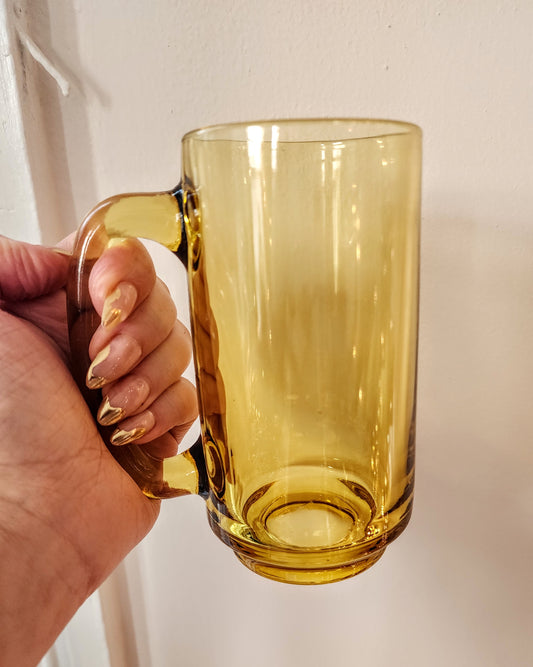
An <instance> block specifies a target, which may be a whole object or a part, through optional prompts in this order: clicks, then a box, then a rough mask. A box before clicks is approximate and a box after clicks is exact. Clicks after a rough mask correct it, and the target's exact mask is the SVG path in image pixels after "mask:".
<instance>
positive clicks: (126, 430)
mask: <svg viewBox="0 0 533 667" xmlns="http://www.w3.org/2000/svg"><path fill="white" fill-rule="evenodd" d="M154 425H155V418H154V415H153V414H152V413H151V412H150V410H146V411H145V412H143V413H142V414H140V415H136V416H135V417H131V418H130V419H126V420H125V421H124V423H123V424H122V427H121V428H117V429H116V431H114V432H113V435H112V436H111V438H110V442H111V444H112V445H127V444H128V443H130V442H133V441H134V440H138V439H139V438H142V436H143V435H145V434H146V433H148V431H151V430H152V428H153V427H154Z"/></svg>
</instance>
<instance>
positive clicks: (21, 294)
mask: <svg viewBox="0 0 533 667" xmlns="http://www.w3.org/2000/svg"><path fill="white" fill-rule="evenodd" d="M68 264H69V257H68V255H67V254H65V253H64V251H62V250H59V249H58V250H53V249H51V248H44V247H42V246H38V245H31V244H30V243H23V242H22V241H13V240H12V239H8V238H6V237H5V236H0V301H11V302H13V301H26V300H28V299H34V298H36V297H39V296H43V295H45V294H49V293H50V292H53V291H55V290H57V289H59V288H60V287H63V286H64V285H65V282H66V280H67V270H68Z"/></svg>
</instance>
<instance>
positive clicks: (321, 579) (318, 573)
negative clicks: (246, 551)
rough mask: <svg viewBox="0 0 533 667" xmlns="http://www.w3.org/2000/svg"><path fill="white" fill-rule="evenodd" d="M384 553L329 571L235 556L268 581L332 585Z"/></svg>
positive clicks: (373, 554)
mask: <svg viewBox="0 0 533 667" xmlns="http://www.w3.org/2000/svg"><path fill="white" fill-rule="evenodd" d="M384 552H385V547H383V548H382V549H380V550H379V551H374V552H372V553H371V554H369V555H367V556H364V557H362V558H361V559H359V560H357V561H355V562H352V563H348V564H346V565H342V566H339V567H332V568H327V569H323V568H318V569H308V568H301V569H299V568H290V567H289V568H284V567H282V566H278V565H272V564H269V563H264V562H260V561H256V560H254V559H253V558H249V557H247V556H245V555H243V554H241V553H237V552H235V555H236V556H237V558H238V559H239V560H240V561H241V563H243V564H244V565H246V567H247V568H248V569H250V570H252V572H254V573H255V574H259V575H261V576H263V577H266V578H267V579H272V580H274V581H278V582H281V583H284V584H300V585H317V584H330V583H334V582H336V581H343V580H344V579H349V578H350V577H354V576H355V575H357V574H360V573H361V572H364V571H365V570H367V569H368V568H370V567H372V565H374V563H376V562H377V561H378V560H379V559H380V558H381V556H382V555H383V553H384Z"/></svg>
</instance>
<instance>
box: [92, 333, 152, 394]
mask: <svg viewBox="0 0 533 667" xmlns="http://www.w3.org/2000/svg"><path fill="white" fill-rule="evenodd" d="M141 356H142V349H141V346H140V345H139V343H138V342H137V341H136V340H135V339H134V338H132V337H131V336H127V335H125V334H119V335H118V336H115V338H113V340H112V341H111V342H110V343H109V344H108V345H106V346H105V347H104V348H103V349H102V350H101V351H100V352H99V353H98V354H97V355H96V357H95V358H94V360H93V362H92V364H91V365H90V366H89V370H88V371H87V381H86V382H87V386H88V387H89V389H98V388H100V387H103V386H104V384H105V383H106V382H112V381H113V380H116V379H117V378H119V377H121V376H122V375H125V374H126V373H128V372H129V371H130V370H131V369H132V368H133V366H134V365H135V364H136V363H137V362H138V361H139V359H140V358H141Z"/></svg>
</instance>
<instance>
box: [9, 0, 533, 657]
mask: <svg viewBox="0 0 533 667" xmlns="http://www.w3.org/2000/svg"><path fill="white" fill-rule="evenodd" d="M22 7H23V9H24V5H22ZM26 18H27V19H28V23H29V31H30V33H31V35H32V37H33V38H34V40H35V41H36V42H37V43H38V44H39V45H40V46H41V48H42V49H43V50H44V51H45V52H46V53H47V55H48V56H49V57H50V58H51V59H53V61H54V63H55V64H56V65H57V66H58V67H59V68H60V69H61V71H62V72H63V73H64V74H65V75H66V77H67V78H68V79H69V80H70V82H71V85H72V87H71V93H70V95H69V96H68V97H66V98H63V97H61V95H60V93H59V91H58V90H57V87H56V85H55V83H54V82H53V81H52V80H51V79H50V78H49V77H48V75H47V74H46V73H45V72H44V71H43V70H40V71H39V75H38V76H37V79H36V91H37V96H38V99H39V100H40V107H39V108H36V109H35V110H34V113H35V114H36V115H37V116H38V118H39V122H41V123H42V127H43V128H44V133H45V136H44V140H45V149H44V150H43V149H42V147H41V148H39V149H38V150H37V149H36V150H37V154H36V158H35V159H36V160H37V163H38V164H39V165H40V167H39V168H40V169H41V170H44V171H45V172H46V173H47V174H48V177H49V178H50V179H51V182H52V186H50V187H53V190H54V197H53V201H52V202H48V203H47V204H46V206H48V207H49V208H48V210H49V211H52V209H53V213H51V214H50V216H51V217H53V222H54V224H53V225H52V224H51V225H50V227H49V229H50V232H49V237H50V238H48V241H49V242H53V240H55V239H52V238H51V236H52V235H57V233H58V231H59V230H58V229H57V228H58V227H60V228H61V229H62V231H63V232H64V233H66V232H68V231H70V230H71V229H73V228H74V226H75V225H76V224H77V221H79V220H80V219H81V217H82V215H83V213H84V212H85V211H86V210H87V209H88V208H89V207H91V206H92V205H93V204H94V203H96V202H97V201H98V200H99V199H102V198H104V197H106V196H108V195H111V194H114V193H116V192H119V191H125V190H126V191H131V190H153V189H166V188H169V187H171V186H173V185H174V184H175V182H176V181H177V179H178V159H179V158H178V156H179V139H180V136H181V135H182V134H183V133H184V132H185V131H187V130H189V129H192V128H194V127H197V126H200V125H203V124H212V123H218V122H223V121H231V120H244V119H253V118H257V117H260V118H262V117H286V116H334V115H337V116H380V117H396V118H401V119H405V120H411V121H414V122H417V123H419V124H420V125H421V126H422V128H423V130H424V134H425V153H424V199H423V246H422V294H421V296H422V299H421V331H420V375H419V419H418V458H417V488H416V503H415V511H414V515H413V519H412V523H411V525H410V527H409V528H408V530H407V531H406V533H405V534H404V535H402V537H401V538H400V539H399V540H398V541H397V542H396V543H395V544H394V545H393V546H391V547H390V549H389V550H388V551H387V553H386V555H385V556H384V558H383V559H382V560H381V561H380V563H378V564H377V565H376V566H375V567H374V568H373V569H372V570H370V571H369V572H368V573H366V574H364V575H362V576H361V577H359V578H356V579H353V580H351V581H348V582H344V583H341V584H335V585H331V586H329V587H323V588H303V589H302V588H297V587H290V586H282V585H279V584H275V583H271V582H268V581H266V580H262V579H260V578H258V577H256V576H254V575H252V574H251V573H249V572H248V571H247V570H245V569H244V568H243V567H242V566H240V565H239V564H238V563H237V561H236V560H235V558H234V557H233V555H232V554H231V553H230V551H229V550H227V548H225V547H224V546H223V545H222V544H220V543H218V541H217V540H216V539H215V538H214V537H213V536H212V535H211V534H210V532H209V529H208V527H207V523H206V520H205V516H204V508H203V507H202V503H201V501H199V500H198V499H196V498H191V499H183V500H181V501H179V500H178V501H169V502H168V503H167V504H165V507H164V510H163V513H162V517H161V520H160V522H159V524H158V526H157V527H156V529H155V530H154V531H153V533H152V534H151V535H150V536H149V538H148V539H147V540H146V541H145V543H144V544H143V545H142V546H141V547H140V548H139V549H138V550H137V551H136V552H135V553H134V555H133V556H132V557H131V558H130V560H129V561H128V564H127V566H126V569H125V570H123V571H121V572H119V575H118V577H119V578H122V579H120V580H119V579H117V580H116V581H115V582H114V584H113V586H114V587H115V588H114V590H115V592H116V591H117V590H119V589H120V591H122V593H124V586H123V579H124V577H126V578H127V579H128V580H129V589H128V590H129V592H128V595H129V597H130V598H131V601H132V603H133V609H132V610H131V611H123V612H122V613H123V615H124V619H125V620H124V622H125V623H126V622H128V619H129V622H131V624H133V626H134V628H135V633H136V634H135V637H133V636H132V633H131V632H130V631H129V630H128V631H127V632H126V635H125V637H126V638H125V639H124V641H125V642H126V644H127V646H126V647H125V648H124V651H125V653H128V652H129V655H130V658H129V662H127V663H126V664H128V665H134V664H135V662H134V661H135V660H137V662H138V664H139V665H142V667H145V666H150V665H152V666H153V667H167V666H168V667H171V666H174V665H177V664H182V665H187V666H188V665H191V666H192V665H204V666H205V667H208V666H209V667H225V666H226V665H227V666H230V665H231V666H232V667H245V666H248V665H254V667H266V666H267V665H276V666H277V667H289V666H294V665H302V666H303V665H306V667H314V666H318V665H334V664H339V665H359V664H361V665H363V664H372V665H376V666H385V665H391V664H399V665H404V664H409V665H411V666H417V667H418V666H420V667H425V666H426V665H433V666H443V667H444V666H448V665H451V664H453V665H458V666H460V665H483V666H484V667H485V666H491V665H494V666H496V665H526V664H531V662H532V661H533V643H532V639H531V636H530V629H531V625H532V621H533V580H532V577H531V566H530V563H531V558H532V555H533V484H532V473H533V446H532V445H533V426H532V423H531V416H530V415H531V401H532V398H533V389H532V380H531V378H533V360H532V359H533V352H532V343H531V341H532V340H533V167H532V165H531V147H532V146H533V123H532V120H531V119H532V111H533V78H532V77H531V71H532V66H533V40H532V37H531V35H532V30H533V3H532V2H530V0H518V1H510V0H509V1H505V0H470V2H460V1H459V0H450V1H448V2H445V1H437V0H411V1H409V2H407V1H404V0H388V1H387V0H382V1H376V2H364V1H362V0H355V1H354V0H352V1H350V2H348V1H346V2H344V1H341V0H337V1H335V0H323V1H321V2H318V1H314V0H307V1H304V0H292V1H290V2H286V1H281V0H270V1H269V2H261V1H248V2H246V1H244V0H233V1H230V0H223V1H220V2H208V1H207V0H195V2H185V1H182V0H179V1H176V0H157V2H150V3H148V2H144V0H128V2H126V0H112V2H109V0H94V1H92V2H83V1H82V0H69V1H68V2H67V1H63V0H61V1H59V2H51V1H50V2H46V1H45V0H43V1H42V2H30V3H29V8H27V9H26ZM41 139H42V137H41ZM45 236H46V234H45ZM137 575H138V576H137ZM120 582H122V583H120ZM130 616H131V618H129V617H130ZM128 627H130V626H128ZM117 632H118V630H117ZM135 653H137V658H135V657H133V656H134V654H135Z"/></svg>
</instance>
